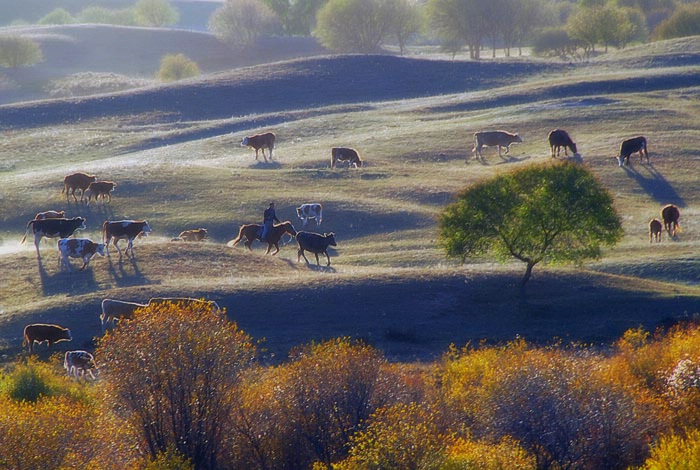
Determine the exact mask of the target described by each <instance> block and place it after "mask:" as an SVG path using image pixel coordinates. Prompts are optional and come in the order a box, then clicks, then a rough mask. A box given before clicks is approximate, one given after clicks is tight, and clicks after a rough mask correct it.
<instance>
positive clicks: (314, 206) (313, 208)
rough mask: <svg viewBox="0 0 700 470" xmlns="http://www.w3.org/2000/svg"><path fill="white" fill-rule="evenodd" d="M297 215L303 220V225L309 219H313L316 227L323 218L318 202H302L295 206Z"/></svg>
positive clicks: (321, 207)
mask: <svg viewBox="0 0 700 470" xmlns="http://www.w3.org/2000/svg"><path fill="white" fill-rule="evenodd" d="M297 216H298V217H299V218H300V219H301V220H302V221H303V226H304V227H306V223H307V222H308V221H309V219H315V220H316V227H318V226H319V225H321V221H322V220H323V206H322V205H321V204H320V203H318V202H312V203H307V204H302V205H301V206H299V207H297Z"/></svg>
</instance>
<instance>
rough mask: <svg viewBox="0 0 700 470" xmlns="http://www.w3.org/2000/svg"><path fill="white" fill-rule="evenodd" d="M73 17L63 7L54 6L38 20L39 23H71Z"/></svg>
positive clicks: (73, 20) (73, 21)
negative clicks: (53, 8) (54, 7)
mask: <svg viewBox="0 0 700 470" xmlns="http://www.w3.org/2000/svg"><path fill="white" fill-rule="evenodd" d="M71 23H75V18H73V16H72V15H71V14H70V13H68V11H67V10H66V9H65V8H56V9H55V10H53V11H51V12H50V13H48V14H47V15H45V16H44V17H42V18H41V19H40V20H39V24H71Z"/></svg>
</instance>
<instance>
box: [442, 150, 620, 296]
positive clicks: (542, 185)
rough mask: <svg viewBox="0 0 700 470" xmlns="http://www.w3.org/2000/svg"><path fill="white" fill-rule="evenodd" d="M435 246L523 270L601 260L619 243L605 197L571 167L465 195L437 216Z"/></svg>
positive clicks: (549, 168)
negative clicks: (520, 265) (490, 256)
mask: <svg viewBox="0 0 700 470" xmlns="http://www.w3.org/2000/svg"><path fill="white" fill-rule="evenodd" d="M439 231H440V232H439V243H440V245H441V246H442V247H443V248H444V249H445V252H446V253H447V255H448V256H450V257H459V258H461V259H462V261H465V260H466V259H467V258H468V257H472V256H478V255H482V254H486V253H490V252H493V253H494V254H495V255H496V256H497V257H498V258H500V259H502V260H506V259H509V258H516V259H518V260H520V261H522V262H524V263H526V264H527V269H526V272H525V275H524V277H523V279H522V284H523V285H524V284H525V283H526V282H527V281H528V280H529V278H530V275H531V274H532V268H533V267H534V266H535V265H536V264H537V263H540V262H548V263H564V262H580V261H582V260H584V259H586V258H599V257H600V256H601V248H602V246H603V245H613V244H614V243H616V242H617V241H618V240H619V239H620V238H621V237H622V226H621V223H620V219H619V217H618V215H617V213H616V212H615V209H614V208H613V201H612V197H611V196H610V194H609V193H608V192H607V190H606V189H605V188H604V187H603V186H602V185H601V184H600V182H599V181H598V180H597V179H596V178H595V176H594V175H593V174H592V173H591V172H590V171H589V170H587V169H586V168H585V167H583V166H581V165H577V164H574V163H568V162H564V163H560V164H555V165H551V164H544V165H533V166H528V167H526V168H523V169H520V170H516V171H514V172H512V173H508V174H503V175H499V176H496V177H494V178H493V179H491V180H488V181H484V182H481V183H478V184H476V185H474V186H472V187H469V188H467V189H465V190H463V191H462V192H461V193H460V194H459V195H458V196H457V200H456V202H454V203H452V204H450V205H449V206H447V207H446V208H445V209H444V211H443V212H442V214H441V215H440V221H439Z"/></svg>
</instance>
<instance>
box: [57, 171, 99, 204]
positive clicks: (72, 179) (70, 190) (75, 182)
mask: <svg viewBox="0 0 700 470" xmlns="http://www.w3.org/2000/svg"><path fill="white" fill-rule="evenodd" d="M95 181H97V176H95V175H88V174H87V173H80V172H78V173H73V174H71V175H67V176H66V177H65V178H63V191H61V194H63V193H66V200H67V199H68V195H69V194H72V195H73V200H74V201H75V202H78V198H76V197H75V190H76V189H79V190H80V202H82V201H83V196H84V195H85V190H86V189H87V188H88V186H90V183H93V182H95Z"/></svg>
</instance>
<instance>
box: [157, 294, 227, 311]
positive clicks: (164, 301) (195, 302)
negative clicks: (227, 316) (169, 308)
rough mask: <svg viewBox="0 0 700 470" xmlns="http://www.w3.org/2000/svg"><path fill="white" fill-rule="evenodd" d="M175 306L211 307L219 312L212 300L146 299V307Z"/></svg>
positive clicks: (181, 298)
mask: <svg viewBox="0 0 700 470" xmlns="http://www.w3.org/2000/svg"><path fill="white" fill-rule="evenodd" d="M167 303H171V304H177V305H182V306H185V307H192V306H194V307H198V306H200V307H211V308H212V309H213V310H221V308H220V307H219V304H217V303H216V302H215V301H213V300H204V299H193V298H191V297H152V298H150V299H148V305H149V306H151V305H162V304H167Z"/></svg>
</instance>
